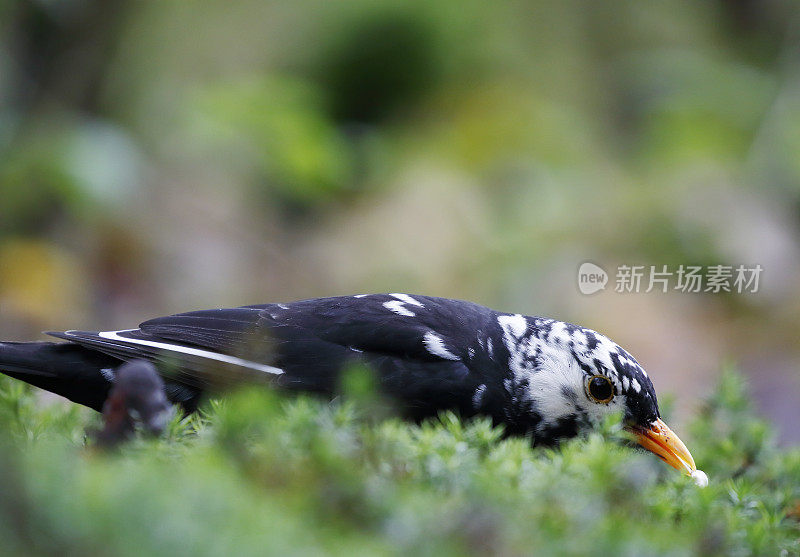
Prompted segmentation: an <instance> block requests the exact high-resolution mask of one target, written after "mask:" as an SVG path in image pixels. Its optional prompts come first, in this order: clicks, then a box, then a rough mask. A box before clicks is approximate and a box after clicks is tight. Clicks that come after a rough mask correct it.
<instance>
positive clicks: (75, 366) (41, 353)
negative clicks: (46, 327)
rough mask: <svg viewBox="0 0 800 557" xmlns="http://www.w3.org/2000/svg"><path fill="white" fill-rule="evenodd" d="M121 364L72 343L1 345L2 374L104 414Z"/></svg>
mask: <svg viewBox="0 0 800 557" xmlns="http://www.w3.org/2000/svg"><path fill="white" fill-rule="evenodd" d="M120 363H121V362H120V361H119V360H117V359H116V358H112V357H111V356H106V355H105V354H101V353H99V352H94V351H92V350H89V349H87V348H84V347H82V346H80V345H78V344H74V343H71V342H67V343H57V342H0V373H4V374H5V375H8V376H10V377H13V378H15V379H19V380H21V381H24V382H26V383H29V384H31V385H34V386H36V387H39V388H41V389H44V390H46V391H50V392H51V393H55V394H57V395H60V396H63V397H66V398H68V399H69V400H71V401H73V402H77V403H78V404H83V405H84V406H88V407H89V408H93V409H95V410H97V411H101V410H102V408H103V402H104V401H105V399H106V397H107V396H108V391H109V388H110V387H111V381H109V380H108V379H107V378H106V377H105V376H104V375H103V370H105V369H108V368H115V367H117V366H118V365H119V364H120Z"/></svg>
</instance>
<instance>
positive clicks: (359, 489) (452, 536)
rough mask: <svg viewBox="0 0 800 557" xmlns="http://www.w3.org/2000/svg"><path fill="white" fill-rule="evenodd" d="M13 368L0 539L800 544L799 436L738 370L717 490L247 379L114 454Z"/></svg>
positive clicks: (715, 415)
mask: <svg viewBox="0 0 800 557" xmlns="http://www.w3.org/2000/svg"><path fill="white" fill-rule="evenodd" d="M2 379H3V380H2V382H0V429H1V430H2V432H3V434H2V436H3V443H2V450H1V451H0V493H2V496H1V497H0V545H2V547H3V549H4V553H5V554H19V555H36V554H50V553H59V554H83V555H86V554H90V555H142V554H159V555H161V554H163V555H167V554H168V555H231V554H236V555H240V554H244V555H251V554H259V555H264V554H274V555H277V554H280V555H288V554H293V555H296V554H316V555H318V554H321V553H332V554H342V555H382V554H407V555H410V554H414V555H417V554H421V555H447V554H452V555H459V554H486V553H492V554H501V555H523V554H532V553H536V554H538V555H545V554H570V555H654V554H657V555H687V554H703V555H713V554H734V555H778V554H780V553H781V551H784V553H783V554H789V555H791V554H796V553H797V552H798V551H800V539H799V538H800V523H799V522H798V521H799V520H800V517H798V510H799V509H798V505H799V504H800V482H798V478H800V450H797V449H794V450H791V451H781V450H778V449H777V448H776V447H775V446H774V444H773V443H772V441H771V439H770V434H769V427H767V425H766V424H765V423H764V422H763V421H761V420H760V419H758V418H757V417H756V416H755V415H754V414H753V413H752V412H751V411H750V410H749V408H748V403H747V394H746V388H745V386H744V384H743V382H742V380H741V379H740V378H739V376H737V375H735V374H733V373H732V372H727V373H725V374H723V377H722V379H721V382H720V385H719V387H718V388H717V392H716V394H715V395H714V396H713V397H712V398H711V399H710V400H708V401H707V403H706V404H705V406H704V408H703V409H702V411H701V412H700V415H699V417H698V418H697V419H696V420H695V421H694V423H692V425H691V427H690V431H691V434H690V435H689V436H688V439H687V442H688V444H689V446H690V447H691V449H692V451H693V453H694V454H695V457H696V459H697V461H698V464H699V465H700V466H701V467H702V468H704V469H705V470H706V471H707V472H708V474H709V477H710V479H711V483H710V486H709V487H708V488H706V489H699V488H697V487H695V486H694V485H693V484H692V482H691V480H690V479H689V478H687V477H685V476H682V475H680V474H679V473H677V472H676V471H675V470H673V469H671V468H668V467H667V466H665V465H664V464H663V463H661V462H660V461H658V460H657V459H655V458H654V457H653V456H652V455H650V454H646V453H640V452H637V451H633V450H630V449H628V448H626V447H624V446H623V443H622V442H621V441H622V440H623V436H622V433H621V432H620V428H619V424H618V423H614V422H609V423H607V424H605V426H604V427H603V428H602V430H601V431H599V432H597V433H594V434H592V435H591V436H589V437H588V438H585V439H579V440H574V441H571V442H569V443H566V444H564V445H563V446H562V447H561V448H560V449H557V450H546V449H532V448H531V447H530V446H529V444H528V442H527V441H526V440H524V439H502V438H501V437H502V432H501V431H500V430H498V429H494V428H492V427H491V425H490V424H489V423H488V422H487V421H485V420H474V421H471V422H468V423H464V422H462V421H460V420H459V419H458V418H457V417H456V416H454V415H452V414H444V415H442V416H441V417H440V419H439V420H435V421H430V422H426V423H424V424H422V425H420V426H417V425H412V424H408V423H404V422H402V421H400V420H398V419H396V418H392V417H386V418H383V419H377V418H375V415H376V412H375V407H380V406H381V405H380V402H379V401H375V400H372V399H370V398H369V397H364V396H350V397H347V398H346V399H337V400H336V401H334V402H332V403H329V402H327V401H322V400H319V399H315V398H307V397H298V398H288V397H284V396H278V395H277V394H275V393H273V392H271V391H269V390H265V389H256V390H248V391H244V392H241V393H238V394H235V395H233V396H231V397H229V398H226V399H223V400H215V401H212V402H211V403H210V404H208V405H207V406H206V408H205V409H204V411H203V412H202V413H201V414H200V415H194V416H191V417H188V418H185V419H183V420H181V419H179V418H176V419H175V420H174V421H173V423H172V424H171V426H170V428H169V431H168V433H167V434H166V435H165V436H164V437H163V438H161V439H145V438H137V439H136V440H135V441H134V442H132V443H130V444H128V445H126V446H124V447H122V448H121V449H120V450H117V451H111V452H101V451H99V450H98V449H96V448H94V447H92V446H91V442H87V441H86V439H87V437H86V436H84V433H83V432H84V429H85V428H87V427H89V428H91V427H96V426H97V425H98V422H99V418H98V417H97V416H96V415H94V414H91V413H89V412H86V411H83V410H79V409H77V408H75V407H74V406H70V407H69V408H66V409H65V407H64V406H62V405H60V404H53V405H49V406H46V407H42V405H41V402H40V401H38V400H37V397H35V396H34V395H33V394H32V391H31V390H29V389H28V388H27V387H23V386H21V385H20V384H19V383H17V382H12V381H11V380H8V379H6V378H2Z"/></svg>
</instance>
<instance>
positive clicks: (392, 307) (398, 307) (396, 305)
mask: <svg viewBox="0 0 800 557" xmlns="http://www.w3.org/2000/svg"><path fill="white" fill-rule="evenodd" d="M383 307H385V308H386V309H388V310H389V311H391V312H393V313H396V314H397V315H403V316H405V317H416V316H417V314H416V313H414V312H413V311H409V310H407V309H406V306H405V305H404V303H403V302H400V301H398V300H394V301H392V302H384V303H383Z"/></svg>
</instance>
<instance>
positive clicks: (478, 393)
mask: <svg viewBox="0 0 800 557" xmlns="http://www.w3.org/2000/svg"><path fill="white" fill-rule="evenodd" d="M485 393H486V383H481V384H480V385H478V388H477V389H475V393H474V394H473V395H472V406H473V407H474V408H475V410H477V409H478V408H480V407H481V404H482V403H483V395H484V394H485Z"/></svg>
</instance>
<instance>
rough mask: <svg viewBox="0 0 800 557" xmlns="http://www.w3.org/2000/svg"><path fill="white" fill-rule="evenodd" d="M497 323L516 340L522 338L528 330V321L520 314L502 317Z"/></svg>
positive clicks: (499, 317)
mask: <svg viewBox="0 0 800 557" xmlns="http://www.w3.org/2000/svg"><path fill="white" fill-rule="evenodd" d="M497 322H498V323H499V324H500V327H502V328H503V331H504V332H505V333H506V334H508V335H511V336H513V337H514V338H520V337H521V336H522V335H524V334H525V332H526V331H527V330H528V320H527V319H525V316H523V315H520V314H519V313H516V314H514V315H500V316H498V318H497Z"/></svg>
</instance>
